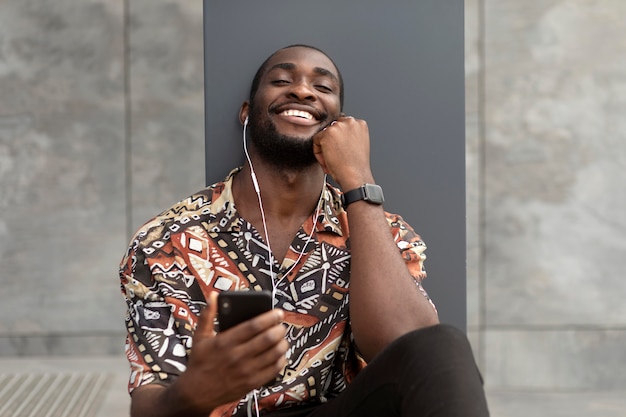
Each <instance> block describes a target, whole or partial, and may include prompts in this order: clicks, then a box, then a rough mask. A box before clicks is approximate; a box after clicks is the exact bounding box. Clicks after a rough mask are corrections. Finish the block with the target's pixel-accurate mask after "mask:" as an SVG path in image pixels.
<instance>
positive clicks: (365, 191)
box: [341, 184, 385, 208]
mask: <svg viewBox="0 0 626 417" xmlns="http://www.w3.org/2000/svg"><path fill="white" fill-rule="evenodd" d="M359 200H364V201H367V202H368V203H370V204H376V205H381V204H383V203H384V202H385V197H384V196H383V189H382V188H381V187H380V185H376V184H363V185H362V186H360V187H359V188H355V189H354V190H350V191H346V192H345V193H343V195H342V196H341V203H342V204H343V207H344V208H346V207H348V205H349V204H352V203H354V202H355V201H359Z"/></svg>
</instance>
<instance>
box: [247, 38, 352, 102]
mask: <svg viewBox="0 0 626 417" xmlns="http://www.w3.org/2000/svg"><path fill="white" fill-rule="evenodd" d="M289 48H309V49H313V50H315V51H318V52H321V53H322V54H324V55H325V56H326V58H328V59H329V60H330V62H332V63H333V65H334V66H335V69H336V70H337V77H338V78H339V104H340V106H341V109H342V110H343V77H342V76H341V71H339V67H338V66H337V64H335V61H333V59H332V58H331V57H330V56H328V54H327V53H326V52H324V51H322V50H321V49H319V48H316V47H315V46H311V45H305V44H299V43H298V44H293V45H289V46H285V47H284V48H280V49H279V50H277V51H276V52H274V53H273V54H272V55H270V56H268V57H267V59H266V60H265V61H263V63H262V64H261V66H260V67H259V69H257V71H256V74H254V78H253V79H252V85H251V86H250V96H249V97H248V100H249V101H250V103H252V101H253V100H254V96H255V95H256V92H257V90H258V89H259V83H260V82H261V77H263V74H265V71H267V65H268V63H269V61H270V59H272V57H273V56H274V55H276V54H277V53H278V52H280V51H282V50H285V49H289Z"/></svg>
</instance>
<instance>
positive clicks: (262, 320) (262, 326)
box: [221, 308, 285, 344]
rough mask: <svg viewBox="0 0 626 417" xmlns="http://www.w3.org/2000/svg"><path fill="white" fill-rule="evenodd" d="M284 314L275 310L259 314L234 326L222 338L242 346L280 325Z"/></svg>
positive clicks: (223, 333)
mask: <svg viewBox="0 0 626 417" xmlns="http://www.w3.org/2000/svg"><path fill="white" fill-rule="evenodd" d="M284 315H285V313H284V312H283V310H281V309H279V308H276V309H273V310H271V311H268V312H266V313H263V314H260V315H258V316H256V317H254V318H252V319H250V320H246V321H244V322H243V323H240V324H238V325H237V326H234V327H233V328H230V329H228V330H226V331H225V332H222V333H221V335H222V336H223V337H225V338H226V337H228V339H229V340H230V342H232V343H233V344H242V343H245V342H248V341H250V340H251V339H253V338H254V337H255V336H257V335H258V334H260V333H263V332H265V331H267V330H268V329H270V328H272V327H274V326H276V325H279V324H281V323H282V320H283V317H284Z"/></svg>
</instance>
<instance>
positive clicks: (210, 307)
mask: <svg viewBox="0 0 626 417" xmlns="http://www.w3.org/2000/svg"><path fill="white" fill-rule="evenodd" d="M208 301H209V302H208V303H207V306H206V308H205V309H204V310H202V312H201V313H200V316H199V317H198V324H197V325H196V331H195V333H194V335H193V339H194V342H195V341H196V340H199V339H205V338H212V337H215V326H214V323H215V317H216V316H217V293H216V292H211V294H210V295H209V300H208Z"/></svg>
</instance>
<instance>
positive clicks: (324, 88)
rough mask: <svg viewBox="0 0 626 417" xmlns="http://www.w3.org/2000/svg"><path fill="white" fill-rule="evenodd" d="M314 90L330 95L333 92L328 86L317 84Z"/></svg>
mask: <svg viewBox="0 0 626 417" xmlns="http://www.w3.org/2000/svg"><path fill="white" fill-rule="evenodd" d="M315 88H317V89H318V90H319V91H322V92H324V93H332V92H333V89H332V87H329V86H327V85H324V84H318V85H316V86H315Z"/></svg>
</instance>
